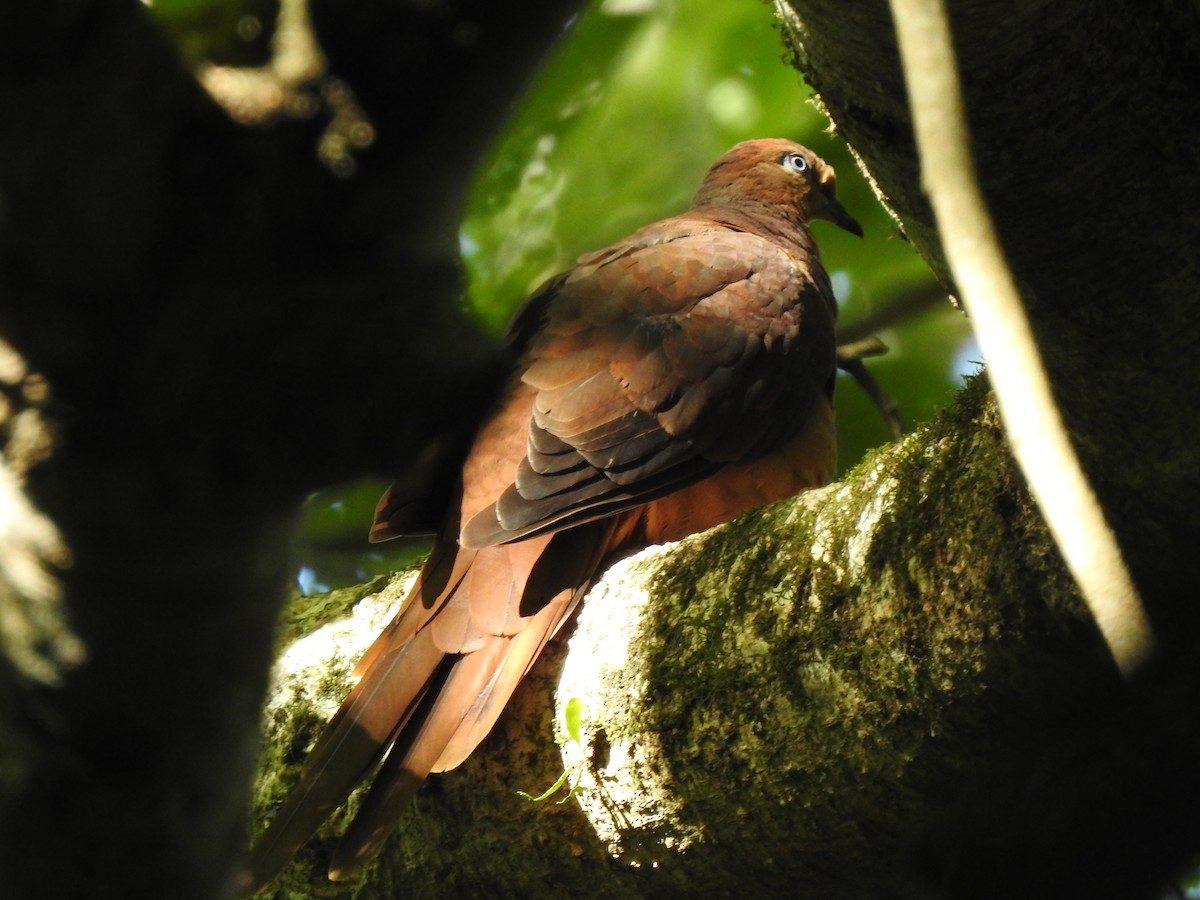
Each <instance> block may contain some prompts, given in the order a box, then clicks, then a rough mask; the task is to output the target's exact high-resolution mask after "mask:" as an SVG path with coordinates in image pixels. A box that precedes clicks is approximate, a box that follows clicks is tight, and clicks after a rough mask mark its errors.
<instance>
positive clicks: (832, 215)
mask: <svg viewBox="0 0 1200 900" xmlns="http://www.w3.org/2000/svg"><path fill="white" fill-rule="evenodd" d="M821 218H822V219H828V220H829V221H830V222H832V223H833V224H834V225H836V226H837V227H838V228H844V229H845V230H846V231H848V232H850V233H851V234H856V235H858V236H859V237H862V236H863V230H862V226H861V225H859V224H858V220H857V219H856V218H854V216H852V215H850V213H848V212H846V207H844V206H842V204H840V203H838V202H837V200H834V199H830V200H829V204H828V208H827V209H825V210H823V214H822V215H821Z"/></svg>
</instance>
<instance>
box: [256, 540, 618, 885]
mask: <svg viewBox="0 0 1200 900" xmlns="http://www.w3.org/2000/svg"><path fill="white" fill-rule="evenodd" d="M614 524H615V523H613V522H612V521H611V520H610V521H608V522H596V523H593V524H590V525H586V526H582V527H578V528H574V529H571V530H569V531H564V532H559V533H557V534H553V535H546V536H543V537H539V538H535V539H530V540H527V541H522V542H519V543H514V544H506V545H502V546H496V547H486V548H484V549H482V550H476V551H471V550H463V549H461V548H459V547H457V546H455V545H450V544H447V543H446V542H440V543H439V544H438V545H437V546H436V547H435V550H434V552H433V554H432V555H431V557H430V559H429V561H428V562H427V563H426V565H425V568H424V569H423V570H422V573H421V576H420V578H419V579H418V582H417V585H416V586H415V587H414V588H413V590H412V592H411V593H410V594H409V596H408V598H407V599H406V600H405V602H404V605H403V606H402V607H401V610H400V612H399V613H398V614H397V615H396V618H395V619H393V620H392V622H391V623H390V624H389V625H388V627H387V628H386V629H385V630H384V631H383V633H382V634H380V635H379V637H378V638H376V640H375V641H374V643H373V644H372V645H371V647H370V648H369V649H368V650H367V652H366V653H365V654H363V657H362V659H361V660H360V661H359V664H358V666H357V668H356V673H357V674H358V675H359V681H358V683H357V684H356V685H355V686H354V688H353V689H352V690H351V691H350V694H349V695H348V696H347V697H346V700H345V702H344V703H343V704H342V706H341V708H340V709H339V710H338V712H337V713H336V714H335V715H334V717H333V719H331V720H330V723H329V725H328V726H327V727H326V729H325V730H324V731H323V732H322V734H321V735H320V737H319V738H318V739H317V742H316V745H315V746H314V747H313V750H312V753H311V754H310V755H309V758H308V761H307V763H306V764H305V768H304V772H303V774H302V776H301V779H300V783H299V785H297V787H296V788H295V789H294V790H293V791H292V793H291V794H290V795H289V797H288V798H287V800H286V801H285V802H284V804H283V806H282V807H281V808H280V809H279V811H278V812H277V813H276V814H275V817H274V818H273V819H272V821H271V824H270V825H269V827H268V828H267V830H266V831H265V832H264V833H263V835H262V837H261V838H260V839H259V841H258V842H257V843H256V845H255V847H254V849H253V851H252V853H251V856H250V859H249V861H248V864H247V867H246V870H245V871H244V873H243V876H242V887H243V889H245V890H246V891H247V892H248V893H252V892H255V891H257V890H259V889H261V888H262V887H263V886H264V885H266V884H267V883H268V882H269V881H270V880H271V879H272V878H273V877H274V876H275V875H276V874H277V873H278V872H279V870H280V869H282V868H283V866H284V865H285V864H286V863H287V862H288V860H289V859H291V857H292V856H294V855H295V853H296V851H297V850H298V849H299V848H300V846H301V845H302V844H303V843H304V842H305V841H307V840H308V839H309V837H311V835H312V834H313V832H315V831H316V829H317V828H318V827H319V826H320V825H321V823H322V822H323V821H324V820H325V819H326V818H327V817H328V816H329V814H330V813H331V812H332V811H333V810H334V809H335V808H336V807H337V806H339V805H340V804H341V803H342V802H344V801H345V799H346V797H348V796H349V795H350V793H351V791H353V790H354V788H355V787H357V786H358V784H359V783H360V782H361V781H362V780H363V779H364V778H365V777H366V776H367V775H368V773H369V772H370V770H371V768H372V767H373V766H375V764H376V763H378V762H379V761H380V759H381V758H382V760H383V762H382V765H381V766H380V769H379V772H378V774H377V775H376V777H375V781H374V783H373V785H372V787H371V790H370V791H369V793H368V794H367V796H366V798H365V799H364V801H363V804H362V806H361V808H360V809H359V812H358V814H357V815H356V817H355V819H354V821H353V822H352V823H351V825H350V827H349V829H348V830H347V832H346V834H345V836H344V837H343V839H342V842H341V844H340V845H339V847H338V849H337V851H336V853H335V854H334V858H333V861H332V863H331V865H330V868H329V877H330V878H332V879H334V880H338V879H342V878H345V877H347V876H349V875H350V874H352V873H353V872H354V871H356V870H357V869H358V868H360V867H361V866H362V864H363V863H364V862H366V861H367V860H369V859H370V858H371V857H372V856H373V855H374V854H375V853H376V852H377V851H378V850H379V847H380V846H381V845H382V844H383V842H384V840H385V839H386V838H387V836H388V835H389V834H390V833H391V831H392V829H393V828H394V827H395V824H396V821H397V819H398V818H399V815H400V812H401V811H402V810H403V807H404V805H405V804H406V803H407V802H408V801H409V800H410V799H411V798H412V796H413V794H414V793H415V792H416V790H417V788H418V787H420V785H421V783H422V782H423V781H424V780H425V777H426V776H427V775H428V774H429V773H430V772H441V771H445V770H447V769H452V768H454V767H455V766H457V765H459V764H460V763H461V762H462V761H463V760H464V759H466V758H467V756H469V755H470V753H471V752H472V751H473V750H474V749H475V747H476V746H477V745H478V744H479V742H480V741H482V740H483V738H484V737H486V736H487V734H488V732H489V731H490V730H491V728H492V726H493V725H494V724H495V722H496V719H497V718H498V717H499V715H500V713H501V711H502V710H503V709H504V706H505V705H506V704H507V702H508V699H509V697H511V696H512V693H513V691H514V690H515V689H516V687H517V685H518V684H519V683H520V681H521V679H522V678H523V677H524V675H525V673H526V672H527V671H528V670H529V667H530V666H531V665H533V662H534V661H535V660H536V659H537V657H538V655H539V654H540V653H541V651H542V648H543V647H545V645H546V643H547V642H548V641H549V640H550V638H552V637H553V636H554V634H555V633H556V632H557V631H558V629H559V628H560V627H561V626H562V624H563V623H564V622H565V621H566V620H567V619H568V618H569V617H570V615H571V613H572V612H573V611H574V609H575V607H576V606H577V604H578V602H579V600H580V598H581V597H582V596H583V594H584V593H585V592H586V590H587V587H588V585H589V584H590V583H591V579H592V577H593V575H594V574H595V572H596V570H597V569H598V568H599V566H600V564H601V563H602V562H603V561H604V558H605V556H606V554H607V550H608V548H609V546H610V541H611V536H612V534H613V532H614ZM431 595H432V596H431Z"/></svg>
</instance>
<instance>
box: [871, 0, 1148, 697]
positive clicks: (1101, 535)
mask: <svg viewBox="0 0 1200 900" xmlns="http://www.w3.org/2000/svg"><path fill="white" fill-rule="evenodd" d="M889 3H890V6H891V9H892V16H893V18H894V19H895V22H896V33H897V37H898V39H899V45H900V57H901V61H902V63H903V66H904V73H905V81H906V83H907V85H908V96H909V105H910V107H911V109H912V118H913V128H914V131H915V134H916V139H917V146H918V148H919V150H920V153H921V179H922V183H923V185H924V188H925V191H926V193H927V194H928V195H929V200H930V203H931V205H932V206H933V210H934V213H935V215H936V217H937V222H938V226H939V233H940V236H941V241H942V246H943V247H944V249H945V252H946V260H947V262H948V263H949V265H950V267H951V270H952V271H953V273H954V279H955V281H956V283H957V284H958V286H959V288H960V290H961V293H962V300H963V302H964V304H965V306H966V308H967V312H968V314H969V315H970V317H971V320H972V322H973V323H974V326H975V334H976V337H977V339H978V341H979V345H980V347H981V348H982V350H983V353H984V356H985V358H986V359H987V363H988V373H989V376H990V378H991V382H992V386H993V388H994V389H995V392H996V398H997V401H998V404H999V407H1000V413H1001V416H1002V418H1003V420H1004V424H1005V429H1006V431H1007V433H1008V439H1009V443H1010V445H1011V446H1012V450H1013V454H1014V455H1015V457H1016V459H1017V462H1018V464H1019V465H1020V467H1021V470H1022V471H1023V472H1024V474H1025V477H1026V479H1027V480H1028V482H1029V487H1030V491H1031V492H1032V494H1033V496H1034V497H1035V498H1036V500H1037V502H1038V505H1039V507H1040V508H1041V510H1042V514H1043V515H1044V516H1045V518H1046V524H1047V525H1048V527H1049V529H1050V532H1051V534H1052V535H1053V536H1054V539H1055V542H1056V543H1057V544H1058V547H1059V550H1060V551H1061V552H1062V554H1063V557H1064V559H1065V561H1066V563H1067V566H1068V568H1069V569H1070V571H1071V573H1072V575H1073V576H1074V578H1075V581H1076V583H1077V584H1078V585H1079V589H1080V592H1081V593H1082V595H1083V598H1084V600H1085V601H1086V603H1087V604H1088V608H1089V609H1090V610H1091V612H1092V615H1093V616H1094V617H1095V619H1096V623H1097V625H1098V626H1099V628H1100V631H1101V633H1102V634H1103V635H1104V639H1105V640H1106V641H1107V642H1108V646H1109V649H1110V650H1111V652H1112V654H1113V658H1114V659H1115V660H1116V662H1117V665H1118V666H1119V667H1120V669H1121V671H1122V672H1123V673H1125V674H1126V675H1129V674H1130V673H1131V672H1132V671H1133V670H1134V669H1135V668H1136V667H1137V666H1138V665H1139V664H1140V663H1141V662H1142V661H1143V660H1144V659H1145V658H1146V656H1147V655H1148V654H1149V653H1150V652H1151V650H1152V649H1153V646H1154V637H1153V633H1152V632H1151V629H1150V624H1149V622H1148V620H1147V618H1146V615H1145V611H1144V609H1143V608H1142V603H1141V600H1140V598H1139V597H1138V594H1137V590H1136V588H1135V587H1134V585H1133V580H1132V578H1131V577H1130V574H1129V571H1128V569H1127V568H1126V566H1125V563H1124V561H1123V560H1122V557H1121V552H1120V548H1119V547H1118V546H1117V542H1116V538H1115V537H1114V535H1113V533H1112V530H1111V529H1110V528H1109V526H1108V523H1107V522H1106V521H1105V518H1104V513H1103V511H1102V510H1101V508H1100V505H1099V503H1098V501H1097V500H1096V497H1095V494H1094V493H1093V492H1092V489H1091V486H1090V485H1089V484H1088V482H1087V479H1086V477H1085V476H1084V474H1083V470H1082V468H1081V466H1080V464H1079V460H1078V458H1077V457H1076V455H1075V452H1074V449H1073V448H1072V447H1071V444H1070V442H1069V440H1068V438H1067V436H1066V431H1065V429H1064V428H1063V424H1062V420H1061V418H1060V416H1059V413H1058V408H1057V406H1056V404H1055V403H1054V399H1053V397H1052V396H1051V392H1050V386H1049V382H1048V380H1047V378H1046V374H1045V369H1044V367H1043V365H1042V360H1041V357H1040V355H1039V353H1038V350H1037V346H1036V344H1035V342H1034V339H1033V333H1032V331H1031V329H1030V327H1029V323H1028V320H1027V318H1026V316H1025V311H1024V308H1023V306H1022V303H1021V299H1020V295H1019V294H1018V292H1017V289H1016V285H1015V284H1014V282H1013V278H1012V274H1011V272H1010V271H1009V268H1008V265H1007V262H1006V260H1005V258H1004V254H1003V252H1002V251H1001V249H1000V245H999V242H998V241H997V239H996V234H995V231H994V229H993V226H992V222H991V217H990V215H989V213H988V210H987V207H986V205H985V204H984V201H983V196H982V193H981V192H980V189H979V183H978V180H977V179H976V175H975V167H974V163H973V160H972V158H971V151H970V139H969V135H968V133H967V126H966V119H965V116H964V114H963V106H962V95H961V92H960V86H959V83H958V72H957V64H956V61H955V57H954V48H953V44H952V42H951V37H950V26H949V23H948V21H947V18H946V12H945V7H944V4H943V2H942V0H889Z"/></svg>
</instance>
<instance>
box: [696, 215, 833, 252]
mask: <svg viewBox="0 0 1200 900" xmlns="http://www.w3.org/2000/svg"><path fill="white" fill-rule="evenodd" d="M693 213H694V214H696V215H700V216H703V217H704V218H708V219H712V220H713V221H714V222H718V223H720V224H721V225H724V226H726V227H728V228H733V229H736V230H737V231H745V232H749V233H750V234H758V235H761V236H763V237H765V238H769V239H770V240H772V241H774V242H775V243H777V244H779V245H780V246H782V247H784V248H786V249H787V250H789V251H790V252H792V253H794V254H797V255H799V256H806V257H810V258H815V259H819V258H820V251H819V250H818V249H817V241H816V239H815V238H814V237H813V235H812V232H811V231H810V230H809V229H808V226H807V225H806V224H804V223H803V222H800V221H798V220H797V219H795V218H789V217H788V216H787V215H785V214H783V213H782V212H780V211H779V210H778V208H776V207H772V206H769V205H767V204H745V205H742V206H736V207H735V206H709V207H701V208H699V209H695V210H693Z"/></svg>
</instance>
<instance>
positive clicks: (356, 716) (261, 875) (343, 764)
mask: <svg viewBox="0 0 1200 900" xmlns="http://www.w3.org/2000/svg"><path fill="white" fill-rule="evenodd" d="M423 635H424V632H420V633H418V635H417V636H416V638H414V639H413V640H411V641H409V642H408V643H407V644H405V645H404V646H403V647H401V648H398V649H396V650H395V651H394V652H388V653H381V654H379V655H378V656H377V658H376V660H375V664H374V665H373V666H372V667H371V669H370V670H369V671H368V672H367V673H366V675H365V676H364V678H363V679H362V680H361V681H360V682H359V683H358V684H357V685H355V687H354V689H353V690H352V691H351V692H350V695H349V696H348V697H347V698H346V702H345V703H344V704H343V705H342V708H341V709H340V710H339V711H338V713H337V715H336V716H335V717H334V719H333V720H332V721H331V722H330V723H329V725H328V726H327V727H326V729H325V731H323V732H322V733H321V736H320V737H319V738H318V740H317V743H316V745H315V746H314V747H313V750H312V752H311V753H310V754H309V757H308V760H307V762H306V764H305V767H304V772H303V774H302V775H301V778H300V783H299V784H298V785H297V786H296V787H295V788H294V789H293V790H292V792H291V794H289V795H288V798H287V800H286V801H285V802H284V804H283V806H282V807H281V808H280V809H279V811H278V812H277V813H276V814H275V817H274V818H273V819H272V820H271V824H270V825H269V826H268V827H267V830H266V831H265V832H264V833H263V835H262V837H260V838H259V840H258V842H257V843H256V844H255V846H254V850H253V851H252V853H251V855H250V859H249V861H248V863H247V867H246V870H245V871H244V873H243V875H242V886H243V887H244V888H245V889H246V890H247V891H249V892H253V891H257V890H259V889H260V888H261V887H263V886H264V885H265V884H266V883H267V882H269V881H270V880H271V879H272V878H274V877H275V875H276V874H277V873H278V872H279V870H280V869H282V868H283V866H284V865H285V864H286V863H287V862H288V860H290V859H291V858H292V857H293V856H294V855H295V854H296V851H297V850H299V849H300V846H301V845H302V844H303V843H304V842H305V841H307V840H308V839H309V837H311V836H312V834H313V832H315V831H316V830H317V828H319V827H320V825H321V823H322V822H324V821H325V819H326V818H327V817H328V816H329V814H330V813H331V812H332V811H333V810H334V809H335V808H337V807H338V806H339V805H340V804H341V803H342V802H344V801H345V799H346V797H348V796H349V795H350V792H351V791H353V790H354V788H355V787H356V786H357V785H358V783H359V782H360V781H361V780H362V779H363V778H364V777H365V776H366V774H367V773H368V772H369V771H370V769H371V767H372V766H373V765H374V764H375V763H376V762H377V761H378V760H379V758H380V756H381V755H382V754H383V753H384V751H385V750H386V748H387V746H388V745H389V744H390V743H391V741H392V740H393V738H394V736H395V734H396V732H397V730H398V729H399V728H400V727H402V726H403V724H404V722H405V721H407V720H408V718H409V717H410V716H411V714H412V711H413V708H414V707H415V706H416V705H417V704H418V703H419V702H420V700H421V699H422V697H423V696H424V695H425V693H426V689H427V687H428V685H429V682H430V680H431V679H432V678H433V677H434V675H435V674H436V673H437V670H438V668H439V665H440V664H441V662H442V660H443V659H444V658H445V654H444V653H442V651H440V650H439V649H438V648H437V647H436V646H435V645H434V643H433V641H432V640H430V639H428V638H427V637H423Z"/></svg>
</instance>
